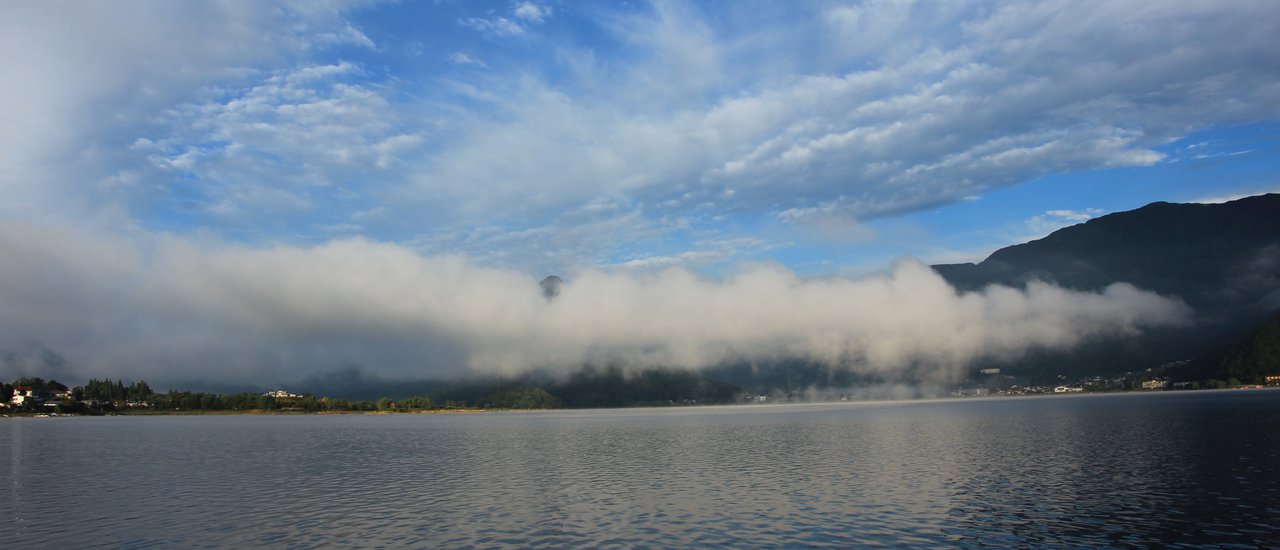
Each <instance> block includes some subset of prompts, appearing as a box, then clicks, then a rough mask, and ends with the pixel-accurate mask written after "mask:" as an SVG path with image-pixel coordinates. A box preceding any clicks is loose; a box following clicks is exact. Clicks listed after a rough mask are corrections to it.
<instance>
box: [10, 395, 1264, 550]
mask: <svg viewBox="0 0 1280 550" xmlns="http://www.w3.org/2000/svg"><path fill="white" fill-rule="evenodd" d="M0 476H2V477H0V479H2V480H3V489H0V499H2V500H0V541H4V546H7V547H10V548H17V547H27V546H30V545H34V546H37V547H75V548H82V547H97V546H100V547H113V548H114V547H161V548H185V547H260V546H267V547H296V548H305V547H313V546H346V545H350V546H360V547H373V546H387V547H406V546H407V547H432V548H440V547H462V546H480V547H495V546H518V547H539V546H541V547H566V546H591V547H596V546H624V547H631V546H647V547H702V546H736V547H744V546H745V547H758V546H838V547H844V546H874V545H883V546H894V547H899V546H909V545H915V546H939V545H962V546H979V545H1001V546H1044V545H1066V546H1099V545H1111V546H1133V545H1139V546H1142V545H1171V544H1187V545H1204V544H1215V545H1232V544H1234V545H1241V546H1242V547H1254V546H1276V545H1278V544H1280V392H1277V391H1235V392H1205V393H1199V392H1197V393H1185V392H1184V393H1165V394H1146V395H1133V394H1130V395H1104V396H1079V397H1041V398H1028V399H996V400H986V401H960V400H955V401H942V402H917V403H892V404H870V405H841V406H795V407H786V406H763V407H727V408H714V409H679V410H678V409H662V410H653V409H643V410H624V411H575V412H556V413H509V414H508V413H495V414H477V415H400V416H382V415H351V416H229V417H228V416H220V417H218V416H201V417H149V418H139V417H132V418H125V417H106V418H47V419H37V418H21V419H0Z"/></svg>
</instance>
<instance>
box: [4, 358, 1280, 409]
mask: <svg viewBox="0 0 1280 550" xmlns="http://www.w3.org/2000/svg"><path fill="white" fill-rule="evenodd" d="M1059 378H1060V379H1061V383H1059V384H1055V385H1020V384H1019V383H1018V381H1019V378H1018V377H1015V376H1009V375H1002V374H1001V373H1000V369H981V370H978V371H975V373H974V375H973V376H970V377H969V378H968V379H966V380H965V381H964V382H962V383H960V384H959V385H957V386H956V387H955V388H954V389H952V390H951V391H950V392H949V396H950V397H957V398H965V397H991V396H1026V395H1046V394H1049V395H1051V394H1071V393H1102V392H1125V391H1139V392H1150V391H1175V390H1199V389H1253V388H1263V387H1280V375H1266V376H1262V377H1260V378H1259V380H1257V382H1261V383H1252V384H1251V383H1242V382H1240V381H1239V380H1236V379H1230V380H1203V381H1193V382H1184V381H1180V382H1172V381H1170V380H1169V379H1168V378H1164V377H1160V376H1154V375H1153V374H1152V371H1151V370H1150V369H1149V370H1148V371H1146V372H1139V373H1127V374H1126V375H1124V376H1120V377H1114V378H1104V377H1089V378H1083V379H1080V380H1076V381H1073V382H1071V383H1068V382H1066V379H1065V377H1063V376H1060V377H1059ZM945 396H946V395H938V396H937V397H945ZM813 400H815V396H814V395H813V394H812V393H810V394H808V395H802V394H801V393H799V392H789V393H784V392H780V391H779V392H773V393H771V394H755V393H744V392H737V393H736V395H734V396H733V397H729V396H728V395H725V394H721V395H720V396H719V398H717V399H682V400H679V401H675V400H661V401H653V400H640V401H635V402H630V403H618V404H616V405H614V406H670V405H699V404H729V403H755V404H759V403H788V402H792V403H794V402H799V401H813ZM816 400H818V401H852V400H855V398H854V396H853V394H849V393H830V392H820V395H819V396H817V397H816ZM566 405H568V407H569V408H574V405H575V403H573V402H572V401H571V402H570V403H567V404H566V403H565V402H564V401H562V400H561V399H560V398H558V397H556V396H555V395H552V394H551V393H549V392H548V391H546V390H545V389H543V388H540V387H538V386H533V385H529V384H519V383H516V384H508V385H504V386H499V387H496V388H493V389H490V390H489V391H487V392H486V393H484V394H483V395H481V396H480V397H478V398H476V399H474V400H473V401H471V402H467V401H455V400H446V401H443V402H436V401H434V400H432V399H431V398H429V397H421V396H417V397H409V398H404V399H392V398H389V397H383V398H381V399H378V400H377V401H362V400H347V399H339V398H332V397H316V396H314V395H310V394H305V393H304V394H295V393H291V392H289V391H286V390H273V391H268V392H264V393H248V392H246V393H237V394H215V393H205V392H190V391H178V390H169V391H168V392H167V393H157V392H155V391H153V390H152V389H151V387H150V386H148V385H147V383H146V382H144V381H139V382H133V383H129V384H126V383H124V382H123V381H119V380H117V381H114V382H113V381H110V380H94V379H91V380H89V382H88V383H86V384H85V385H83V386H76V387H68V386H67V385H65V384H62V383H60V382H58V381H56V380H48V381H45V380H43V379H40V378H20V379H18V380H15V381H14V382H13V383H12V384H5V383H0V415H3V416H73V415H107V414H192V413H271V412H278V413H396V412H402V413H426V412H461V411H483V410H522V409H523V410H527V409H561V408H566Z"/></svg>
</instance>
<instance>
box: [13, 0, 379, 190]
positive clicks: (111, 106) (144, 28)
mask: <svg viewBox="0 0 1280 550" xmlns="http://www.w3.org/2000/svg"><path fill="white" fill-rule="evenodd" d="M344 10H345V2H326V3H323V4H319V3H309V2H306V3H296V4H295V3H285V4H278V5H269V4H266V3H261V2H253V1H234V0H233V1H228V2H219V3H216V4H206V3H171V2H163V1H149V0H129V1H125V2H113V3H99V2H28V1H19V2H12V3H8V4H6V6H5V17H3V18H0V49H3V50H4V51H6V52H11V55H6V56H3V59H0V74H4V75H6V81H8V82H12V83H15V84H14V85H8V86H5V87H3V91H0V199H3V200H0V202H3V203H9V204H12V203H16V202H21V203H23V204H26V205H27V208H28V209H37V210H46V211H47V210H64V209H67V208H72V209H73V210H76V209H78V208H79V207H84V208H93V207H97V206H99V205H101V204H103V203H107V204H112V203H114V202H116V201H118V200H120V198H121V197H116V196H112V195H110V194H106V195H104V194H102V192H101V190H98V189H93V188H91V187H89V186H87V185H86V182H92V181H99V180H102V179H104V178H105V177H107V176H108V174H109V173H111V172H113V171H115V170H119V169H120V166H121V165H122V163H123V164H127V163H128V162H129V161H128V160H124V159H122V158H121V154H120V151H121V150H127V149H126V148H127V146H128V145H129V144H130V143H133V142H134V141H135V140H136V139H137V138H138V137H139V135H138V134H137V133H134V132H138V131H140V130H141V129H142V128H147V127H148V126H150V125H151V124H153V123H154V119H153V117H155V116H156V115H157V114H159V113H163V112H164V111H165V110H166V109H169V108H171V107H172V106H173V105H174V104H175V103H181V102H184V101H190V100H193V99H195V97H193V96H195V95H196V93H198V92H195V90H199V89H201V88H202V86H204V85H207V84H211V83H215V82H227V81H236V80H238V79H240V78H242V77H244V76H245V75H247V74H252V73H253V72H254V70H255V69H253V67H257V66H273V65H277V64H281V63H286V62H288V61H289V60H290V59H294V58H296V57H297V56H302V55H310V54H313V53H315V52H317V51H320V50H323V48H325V47H329V46H334V45H355V46H367V45H368V44H370V41H369V39H368V38H367V37H365V36H363V35H362V34H360V33H359V32H358V31H356V30H355V29H353V28H351V27H350V26H349V25H348V24H347V23H346V22H345V21H344V20H343V18H342V12H343V11H344ZM19 83H20V84H19ZM126 158H130V157H128V156H127V155H126ZM121 176H122V178H123V179H128V175H127V174H121ZM76 201H83V204H76V203H75V202H76ZM68 202H71V203H72V204H71V205H68V204H66V203H68Z"/></svg>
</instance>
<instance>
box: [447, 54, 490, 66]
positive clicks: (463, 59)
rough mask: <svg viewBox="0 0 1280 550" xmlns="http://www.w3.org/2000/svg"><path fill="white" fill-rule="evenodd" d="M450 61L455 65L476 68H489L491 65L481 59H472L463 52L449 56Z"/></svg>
mask: <svg viewBox="0 0 1280 550" xmlns="http://www.w3.org/2000/svg"><path fill="white" fill-rule="evenodd" d="M449 61H450V62H452V63H453V64H455V65H474V66H476V67H488V66H489V65H487V64H485V62H484V61H483V60H481V59H478V58H475V57H472V56H471V55H469V54H466V53H463V52H453V53H451V54H449Z"/></svg>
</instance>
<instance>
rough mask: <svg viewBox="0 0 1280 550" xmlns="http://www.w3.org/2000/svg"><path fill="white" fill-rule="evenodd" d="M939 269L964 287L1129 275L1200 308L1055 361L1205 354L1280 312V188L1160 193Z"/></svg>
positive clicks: (1089, 363) (1092, 366)
mask: <svg viewBox="0 0 1280 550" xmlns="http://www.w3.org/2000/svg"><path fill="white" fill-rule="evenodd" d="M933 269H934V270H935V271H936V272H937V273H938V274H940V275H942V277H943V278H945V279H946V280H947V282H949V283H950V284H951V285H953V286H955V287H956V289H957V290H959V291H971V290H977V289H981V288H983V287H986V286H988V285H992V284H1000V285H1007V286H1013V287H1025V285H1026V284H1027V283H1028V282H1030V281H1033V280H1041V281H1046V282H1051V283H1054V284H1057V285H1059V286H1061V287H1064V288H1070V289H1073V290H1084V291H1097V290H1100V289H1102V288H1104V287H1106V286H1107V285H1110V284H1112V283H1116V282H1126V283H1130V284H1132V285H1134V286H1136V287H1138V288H1142V289H1145V290H1149V291H1152V292H1156V293H1158V294H1161V295H1163V296H1167V297H1175V298H1179V299H1181V300H1183V301H1184V302H1186V303H1187V305H1189V306H1191V307H1192V308H1193V310H1194V311H1195V320H1194V321H1195V322H1194V324H1193V325H1192V326H1190V327H1186V328H1180V329H1163V330H1156V331H1148V332H1147V333H1145V334H1143V335H1141V336H1139V337H1137V338H1134V339H1126V340H1125V341H1122V342H1121V341H1113V342H1098V343H1093V344H1091V345H1087V346H1084V347H1083V348H1081V349H1078V350H1074V351H1072V352H1067V353H1060V354H1059V353H1049V354H1046V355H1045V357H1040V358H1037V360H1038V362H1040V363H1042V364H1043V366H1044V367H1046V368H1057V369H1062V368H1063V367H1065V366H1068V365H1070V366H1072V367H1073V368H1076V369H1080V368H1083V369H1086V370H1092V371H1099V372H1103V371H1114V370H1117V369H1124V370H1130V369H1138V368H1147V367H1150V366H1155V365H1159V364H1160V363H1162V362H1167V361H1173V360H1178V359H1189V358H1195V357H1198V356H1201V355H1204V354H1207V353H1211V352H1212V351H1213V350H1215V349H1221V346H1222V345H1223V342H1226V341H1231V340H1234V339H1236V338H1238V337H1239V335H1241V334H1245V333H1248V332H1250V331H1252V330H1254V329H1256V328H1257V327H1258V326H1259V325H1260V324H1262V323H1263V322H1264V321H1266V320H1267V319H1269V318H1271V317H1272V316H1274V315H1275V314H1276V313H1277V311H1280V194H1267V195H1258V196H1254V197H1248V198H1243V199H1239V200H1234V201H1231V202H1226V203H1222V204H1175V203H1167V202H1156V203H1152V204H1149V205H1147V206H1144V207H1142V208H1139V209H1136V210H1131V211H1127V212H1117V213H1114V214H1109V215H1106V216H1101V217H1099V218H1095V219H1092V220H1089V221H1087V222H1085V223H1081V224H1077V225H1074V226H1071V227H1067V228H1064V229H1060V230H1058V231H1055V232H1053V233H1051V234H1050V235H1049V236H1047V237H1044V238H1042V239H1038V240H1034V241H1031V242H1028V243H1024V244H1020V245H1014V246H1010V247H1007V248H1002V249H1000V250H998V251H996V252H995V253H993V254H992V255H991V256H990V257H988V258H987V259H986V260H983V261H982V262H980V263H977V264H972V263H964V264H944V265H935V266H933ZM1024 362H1025V359H1024Z"/></svg>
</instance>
